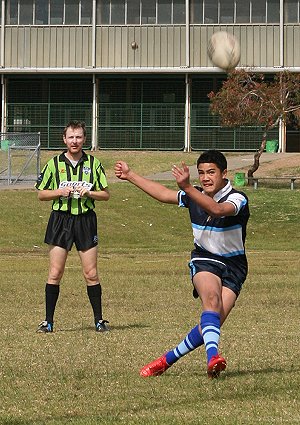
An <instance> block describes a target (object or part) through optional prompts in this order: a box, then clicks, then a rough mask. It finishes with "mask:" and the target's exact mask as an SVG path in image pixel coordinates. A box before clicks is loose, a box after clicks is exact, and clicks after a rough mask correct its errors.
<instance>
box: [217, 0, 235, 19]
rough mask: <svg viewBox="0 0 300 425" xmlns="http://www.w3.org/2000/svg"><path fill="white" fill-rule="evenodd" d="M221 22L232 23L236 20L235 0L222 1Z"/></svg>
mask: <svg viewBox="0 0 300 425" xmlns="http://www.w3.org/2000/svg"><path fill="white" fill-rule="evenodd" d="M219 16H220V23H221V24H232V23H233V22H234V0H222V1H220V13H219Z"/></svg>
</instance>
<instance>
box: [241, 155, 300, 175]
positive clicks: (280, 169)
mask: <svg viewBox="0 0 300 425" xmlns="http://www.w3.org/2000/svg"><path fill="white" fill-rule="evenodd" d="M249 168H250V167H249ZM254 175H255V176H257V177H275V176H277V177H278V176H292V175H293V176H295V177H296V176H300V153H295V154H289V155H287V154H286V156H284V157H283V158H279V159H275V160H273V161H270V162H261V163H260V166H259V168H258V170H257V171H256V172H255V173H254Z"/></svg>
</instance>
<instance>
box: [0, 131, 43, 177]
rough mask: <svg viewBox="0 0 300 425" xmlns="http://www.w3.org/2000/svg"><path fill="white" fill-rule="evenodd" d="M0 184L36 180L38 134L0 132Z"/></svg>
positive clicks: (38, 151)
mask: <svg viewBox="0 0 300 425" xmlns="http://www.w3.org/2000/svg"><path fill="white" fill-rule="evenodd" d="M0 140H1V150H0V184H6V185H17V184H20V183H28V182H34V181H36V179H37V177H38V175H39V174H40V158H41V157H40V146H41V144H40V134H39V133H0Z"/></svg>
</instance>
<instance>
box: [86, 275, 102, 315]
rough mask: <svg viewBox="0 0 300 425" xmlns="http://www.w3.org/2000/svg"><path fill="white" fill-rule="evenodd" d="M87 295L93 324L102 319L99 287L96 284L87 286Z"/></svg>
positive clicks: (98, 284)
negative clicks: (92, 314)
mask: <svg viewBox="0 0 300 425" xmlns="http://www.w3.org/2000/svg"><path fill="white" fill-rule="evenodd" d="M86 289H87V293H88V296H89V300H90V303H91V306H92V309H93V312H94V317H95V323H97V322H98V321H99V320H101V319H102V304H101V294H102V290H101V285H100V283H97V285H92V286H90V285H87V287H86Z"/></svg>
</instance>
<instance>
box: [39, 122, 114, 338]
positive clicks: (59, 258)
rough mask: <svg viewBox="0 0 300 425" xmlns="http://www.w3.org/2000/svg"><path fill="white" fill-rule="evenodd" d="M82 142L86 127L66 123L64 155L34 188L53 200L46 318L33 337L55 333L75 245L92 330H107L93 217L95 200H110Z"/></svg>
mask: <svg viewBox="0 0 300 425" xmlns="http://www.w3.org/2000/svg"><path fill="white" fill-rule="evenodd" d="M85 140H86V128H85V123H84V122H81V121H70V122H69V123H68V124H67V126H66V127H65V129H64V131H63V141H64V143H65V145H66V150H64V151H63V152H62V153H61V154H60V155H57V156H55V157H54V158H52V159H50V160H49V161H48V162H47V164H46V165H45V167H44V168H43V170H42V172H41V174H40V176H39V177H38V180H37V183H36V185H35V187H36V188H37V189H38V199H39V200H40V201H52V211H51V214H50V218H49V221H48V226H47V229H46V234H45V243H47V244H48V245H49V262H50V264H49V274H48V281H47V283H46V288H45V294H46V317H45V320H44V321H42V322H41V323H40V324H39V326H38V329H37V332H42V333H48V332H53V322H54V319H53V318H54V311H55V306H56V302H57V300H58V296H59V289H60V281H61V278H62V276H63V273H64V269H65V265H66V260H67V256H68V252H69V251H70V250H71V248H72V246H73V244H75V246H76V249H77V251H78V254H79V257H80V261H81V266H82V271H83V275H84V278H85V281H86V284H87V294H88V297H89V300H90V303H91V306H92V309H93V313H94V319H95V329H96V331H97V332H105V331H108V330H109V328H108V326H107V323H108V321H107V320H103V317H102V303H101V292H102V291H101V285H100V282H99V277H98V271H97V245H98V236H97V217H96V214H95V212H94V208H95V201H108V200H109V191H108V189H107V186H108V185H107V181H106V176H105V171H104V169H103V167H102V164H101V163H100V161H99V160H98V159H97V158H95V157H94V156H92V155H88V154H86V153H85V152H84V151H83V144H84V142H85Z"/></svg>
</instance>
